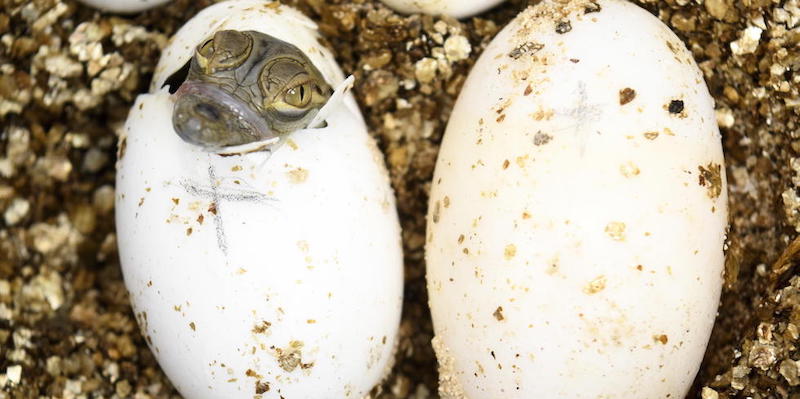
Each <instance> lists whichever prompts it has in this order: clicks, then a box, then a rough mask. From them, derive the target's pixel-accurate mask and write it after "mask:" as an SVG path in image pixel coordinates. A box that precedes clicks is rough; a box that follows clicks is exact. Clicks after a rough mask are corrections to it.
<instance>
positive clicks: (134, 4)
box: [80, 0, 170, 14]
mask: <svg viewBox="0 0 800 399" xmlns="http://www.w3.org/2000/svg"><path fill="white" fill-rule="evenodd" d="M80 1H81V2H83V3H84V4H86V5H88V6H90V7H94V8H97V9H98V10H102V11H109V12H116V13H120V14H133V13H137V12H141V11H145V10H149V9H151V8H154V7H158V6H160V5H162V4H166V3H169V2H170V0H80Z"/></svg>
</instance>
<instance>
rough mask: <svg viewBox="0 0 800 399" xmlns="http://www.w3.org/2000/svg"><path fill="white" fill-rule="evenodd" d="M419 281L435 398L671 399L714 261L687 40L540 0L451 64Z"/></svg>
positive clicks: (622, 6)
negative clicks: (423, 286)
mask: <svg viewBox="0 0 800 399" xmlns="http://www.w3.org/2000/svg"><path fill="white" fill-rule="evenodd" d="M430 201H431V202H430V207H429V209H430V212H429V215H428V243H427V250H426V257H427V266H428V275H427V279H428V290H429V295H430V305H431V310H432V316H433V322H434V327H435V333H436V338H435V339H434V347H435V348H436V350H437V356H438V359H439V362H440V371H441V387H440V394H442V396H443V397H447V398H534V397H535V398H544V399H547V398H553V399H555V398H561V399H568V398H587V399H588V398H670V397H671V398H682V397H684V395H685V394H686V392H687V390H688V388H689V387H690V385H691V383H692V381H693V379H694V377H695V374H696V373H697V371H698V368H699V365H700V362H701V360H702V358H703V354H704V351H705V347H706V345H707V342H708V338H709V335H710V332H711V328H712V325H713V322H714V317H715V312H716V309H717V305H718V301H719V294H720V287H721V278H722V271H723V261H724V255H723V242H724V237H725V228H726V221H727V194H726V178H725V168H724V160H723V154H722V148H721V140H720V134H719V130H718V128H717V126H716V121H715V115H714V104H713V100H712V98H711V96H710V95H709V93H708V90H707V88H706V86H705V84H704V82H703V77H702V75H701V73H700V71H699V69H698V68H697V66H696V64H695V62H694V61H693V59H692V55H691V53H690V52H689V51H687V49H686V48H685V46H684V45H683V44H682V43H681V42H680V40H679V39H678V38H677V37H676V36H675V35H674V34H673V33H672V32H671V31H670V30H669V29H668V28H667V27H666V26H664V25H663V24H662V23H661V22H660V21H659V20H658V19H657V18H655V17H653V16H652V15H650V14H649V13H647V12H646V11H644V10H642V9H641V8H639V7H637V6H635V5H633V4H631V3H628V2H626V1H621V0H597V1H588V0H572V1H563V0H545V1H543V2H542V3H540V4H538V5H537V6H535V7H532V8H529V9H527V10H526V11H524V12H523V13H521V14H520V15H519V16H518V17H517V18H516V19H515V20H513V21H512V22H511V23H510V24H509V25H508V26H507V27H506V28H505V29H503V30H502V32H500V33H499V34H498V36H497V37H496V38H495V39H494V40H493V41H492V43H491V44H490V45H489V46H488V47H487V49H486V50H485V52H484V53H483V54H482V55H481V57H480V58H479V60H478V61H477V63H476V65H475V66H474V69H473V70H472V72H471V73H470V76H469V77H468V79H467V80H466V82H465V84H464V87H463V89H462V92H461V94H460V96H459V98H458V100H457V102H456V105H455V108H454V110H453V113H452V116H451V119H450V121H449V124H448V127H447V130H446V133H445V136H444V140H443V143H442V147H441V152H440V155H439V159H438V161H437V165H436V171H435V174H434V180H433V185H432V189H431V200H430Z"/></svg>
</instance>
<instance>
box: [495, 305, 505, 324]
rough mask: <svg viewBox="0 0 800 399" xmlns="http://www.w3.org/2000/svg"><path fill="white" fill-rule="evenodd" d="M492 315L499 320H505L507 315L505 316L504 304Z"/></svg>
mask: <svg viewBox="0 0 800 399" xmlns="http://www.w3.org/2000/svg"><path fill="white" fill-rule="evenodd" d="M492 316H494V318H495V319H497V321H503V320H505V319H506V317H505V316H503V307H502V306H498V307H497V309H495V310H494V313H492Z"/></svg>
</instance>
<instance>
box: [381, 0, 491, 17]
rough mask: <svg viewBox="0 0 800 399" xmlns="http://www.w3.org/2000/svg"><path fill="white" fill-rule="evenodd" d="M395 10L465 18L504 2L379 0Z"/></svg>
mask: <svg viewBox="0 0 800 399" xmlns="http://www.w3.org/2000/svg"><path fill="white" fill-rule="evenodd" d="M381 1H383V3H384V4H386V5H387V6H389V7H392V8H394V9H395V10H397V11H399V12H402V13H406V14H413V13H423V14H431V15H448V16H451V17H453V18H466V17H471V16H473V15H475V14H478V13H481V12H483V11H486V10H488V9H490V8H492V7H494V6H496V5H498V4H500V3H502V2H503V1H504V0H469V1H465V0H381Z"/></svg>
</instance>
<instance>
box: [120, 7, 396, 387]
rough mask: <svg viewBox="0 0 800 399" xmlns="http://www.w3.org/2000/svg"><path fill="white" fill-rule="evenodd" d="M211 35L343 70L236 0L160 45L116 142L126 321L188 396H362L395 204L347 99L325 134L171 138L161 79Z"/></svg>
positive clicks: (300, 26)
mask: <svg viewBox="0 0 800 399" xmlns="http://www.w3.org/2000/svg"><path fill="white" fill-rule="evenodd" d="M221 29H237V30H248V29H252V30H259V31H261V32H263V33H266V34H269V35H272V36H274V37H277V38H278V39H281V40H284V41H287V42H290V43H293V44H294V45H296V46H298V47H299V48H300V49H301V50H303V51H304V52H306V53H307V54H308V56H309V58H310V59H311V60H312V61H313V62H314V64H315V65H316V66H317V67H318V69H319V70H320V71H321V72H322V73H323V75H324V76H325V77H326V79H327V80H328V82H329V83H330V84H331V85H332V86H333V87H336V86H337V85H339V83H340V82H342V81H343V76H342V73H341V71H340V70H339V68H338V66H337V65H336V63H335V61H334V59H333V56H332V55H331V53H330V52H329V51H328V50H326V49H325V48H324V47H322V45H320V44H319V41H318V34H317V31H316V27H315V25H314V24H313V23H312V22H311V21H310V20H308V19H307V18H306V17H304V16H303V15H302V14H300V13H299V12H297V11H295V10H294V9H292V8H290V7H287V6H279V5H278V4H277V3H273V2H265V1H259V0H234V1H228V2H223V3H218V4H216V5H214V6H212V7H209V8H208V9H206V10H204V11H202V12H201V13H199V14H198V15H197V16H195V17H194V18H193V19H191V20H190V21H189V22H188V23H187V24H186V25H185V26H184V27H183V28H182V29H181V30H180V31H179V32H178V33H177V34H176V35H175V37H174V38H173V39H172V41H171V42H170V45H169V46H168V47H167V48H166V49H165V51H164V54H163V57H162V59H161V62H160V64H159V66H158V68H157V72H156V74H155V76H154V80H153V87H152V90H151V93H150V94H146V95H142V96H140V97H139V98H138V99H137V101H136V104H135V105H134V107H133V109H132V111H131V113H130V115H129V118H128V121H127V123H126V126H125V132H124V133H125V136H124V137H123V138H122V140H121V142H120V160H119V164H118V174H117V214H116V219H117V232H118V240H119V253H120V260H121V263H122V269H123V272H124V277H125V283H126V286H127V288H128V290H129V292H130V296H131V301H132V304H133V308H134V311H135V314H136V317H137V319H138V321H139V323H140V327H141V329H142V332H143V334H144V336H145V337H146V340H147V342H148V344H149V345H150V347H151V349H152V350H153V353H154V355H155V357H156V358H157V359H158V361H159V363H160V365H161V367H162V368H163V370H164V371H165V372H166V374H167V376H168V377H169V378H170V380H171V381H172V382H173V383H174V385H175V386H176V387H177V389H178V390H179V391H180V392H181V393H182V394H183V395H184V396H185V397H186V398H192V399H197V398H217V399H218V398H226V399H227V398H248V399H250V398H254V397H259V398H263V399H268V398H270V399H272V398H276V399H277V398H361V397H363V396H364V395H366V394H367V393H368V392H369V390H370V389H371V388H373V387H374V386H375V385H376V384H378V383H380V381H381V379H382V378H383V377H384V376H385V375H386V373H387V372H388V370H389V368H390V367H391V364H392V359H393V348H394V346H395V342H396V340H395V339H396V335H397V328H398V324H399V319H400V309H401V304H402V284H403V278H402V252H401V245H400V228H399V223H398V220H397V214H396V210H395V200H394V196H393V193H392V190H391V188H390V186H389V181H388V177H387V174H386V171H385V168H384V161H383V157H382V155H381V153H380V152H379V150H378V149H377V147H376V146H375V143H374V142H373V140H372V139H371V138H370V137H369V136H368V134H367V130H366V126H365V124H364V121H363V119H362V117H361V114H360V112H359V110H358V108H357V106H356V103H355V101H354V99H353V97H352V95H349V94H348V95H347V96H346V97H345V99H344V101H343V102H341V104H340V105H339V107H338V108H337V109H334V110H333V112H332V113H331V114H330V116H329V117H328V118H327V122H328V124H327V127H325V128H320V129H305V130H300V131H297V132H294V133H292V134H291V135H290V137H289V139H288V140H287V142H286V144H285V145H283V146H280V147H279V148H277V149H276V150H275V151H274V153H273V154H272V155H271V156H268V153H266V152H251V153H247V154H244V155H234V156H220V155H216V154H213V153H209V152H205V151H203V150H201V149H200V148H198V147H195V146H192V145H190V144H187V143H185V142H184V141H182V140H181V139H180V138H179V137H178V136H177V134H176V133H175V132H174V129H173V127H172V123H171V115H172V109H173V104H174V99H173V98H172V96H171V95H170V94H169V92H168V91H167V90H166V89H162V88H161V86H162V84H163V83H164V82H165V80H166V79H167V77H168V76H170V75H171V74H172V73H173V72H174V71H176V70H177V69H178V68H180V66H182V65H183V64H184V63H185V62H186V61H187V60H188V59H189V58H190V56H191V54H192V51H193V49H194V48H195V47H196V46H197V45H198V44H199V43H200V42H201V41H202V40H204V39H205V38H207V37H209V36H211V34H212V33H213V32H215V31H218V30H221Z"/></svg>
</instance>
